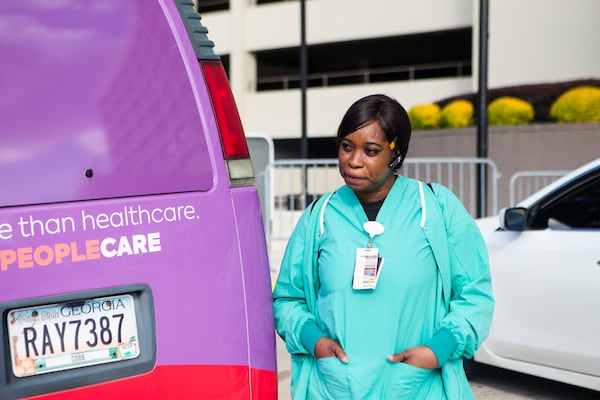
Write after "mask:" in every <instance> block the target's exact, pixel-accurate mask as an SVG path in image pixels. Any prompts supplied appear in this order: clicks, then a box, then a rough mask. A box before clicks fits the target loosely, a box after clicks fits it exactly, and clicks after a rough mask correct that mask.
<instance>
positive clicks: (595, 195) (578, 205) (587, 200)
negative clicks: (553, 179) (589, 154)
mask: <svg viewBox="0 0 600 400" xmlns="http://www.w3.org/2000/svg"><path fill="white" fill-rule="evenodd" d="M567 190H568V192H567V193H566V194H565V195H564V196H561V197H559V198H558V199H557V200H556V201H551V202H550V203H547V204H546V205H543V206H542V207H541V208H540V212H539V214H538V215H537V216H536V218H535V220H534V224H533V225H534V226H535V227H536V228H545V227H547V226H548V221H549V220H550V219H553V220H555V221H558V222H559V223H561V224H563V225H566V226H569V227H571V228H600V176H596V177H595V178H594V179H589V180H587V182H584V183H578V184H576V185H575V188H574V189H572V190H569V189H567Z"/></svg>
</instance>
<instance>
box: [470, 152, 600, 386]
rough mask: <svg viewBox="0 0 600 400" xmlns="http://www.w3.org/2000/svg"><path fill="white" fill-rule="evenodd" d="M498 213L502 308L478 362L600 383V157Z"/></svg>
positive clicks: (492, 224)
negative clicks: (514, 205)
mask: <svg viewBox="0 0 600 400" xmlns="http://www.w3.org/2000/svg"><path fill="white" fill-rule="evenodd" d="M499 217H500V218H498V217H492V218H483V219H479V220H477V223H478V225H479V227H480V229H481V231H482V233H483V236H484V238H485V240H486V243H487V245H488V250H489V255H490V268H491V272H492V285H493V290H494V296H495V299H496V309H495V313H494V318H493V322H492V327H491V330H490V334H489V336H488V338H487V339H486V340H485V342H484V343H483V345H482V346H481V348H480V349H479V350H478V351H477V353H476V354H475V357H474V361H475V364H469V362H467V364H466V367H467V370H471V369H472V368H473V367H474V365H476V363H484V364H490V365H493V366H496V367H501V368H505V369H509V370H514V371H518V372H523V373H526V374H530V375H536V376H539V377H543V378H547V379H551V380H556V381H560V382H564V383H568V384H572V385H576V386H581V387H585V388H589V389H593V390H598V391H600V159H597V160H595V161H593V162H591V163H588V164H586V165H584V166H583V167H581V168H578V169H577V170H575V171H573V172H571V173H569V174H568V175H566V176H564V177H563V178H561V179H559V180H557V181H555V182H553V183H552V184H550V185H548V186H547V187H545V188H543V189H542V190H540V191H538V192H537V193H535V194H534V195H532V196H530V197H528V198H527V199H526V200H524V201H522V202H521V203H520V204H518V206H517V207H513V208H508V209H505V210H502V211H501V212H500V215H499Z"/></svg>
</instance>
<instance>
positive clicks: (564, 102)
mask: <svg viewBox="0 0 600 400" xmlns="http://www.w3.org/2000/svg"><path fill="white" fill-rule="evenodd" d="M550 116H551V117H552V118H553V119H555V120H556V121H558V122H600V87H594V86H579V87H576V88H573V89H570V90H568V91H566V92H565V93H564V94H562V95H561V96H560V97H559V98H558V99H557V100H556V101H555V102H554V104H552V107H551V108H550Z"/></svg>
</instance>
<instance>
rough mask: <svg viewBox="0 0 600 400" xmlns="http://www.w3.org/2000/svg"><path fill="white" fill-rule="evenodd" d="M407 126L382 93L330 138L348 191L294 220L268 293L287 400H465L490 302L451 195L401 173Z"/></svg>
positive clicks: (476, 236)
mask: <svg viewBox="0 0 600 400" xmlns="http://www.w3.org/2000/svg"><path fill="white" fill-rule="evenodd" d="M410 134H411V127H410V122H409V119H408V115H407V113H406V111H405V110H404V108H403V107H402V106H401V105H400V104H399V103H398V102H397V101H396V100H394V99H392V98H390V97H388V96H384V95H371V96H367V97H364V98H362V99H360V100H358V101H357V102H355V103H354V104H353V105H352V106H351V107H350V108H349V109H348V111H347V112H346V114H345V115H344V117H343V119H342V121H341V123H340V126H339V129H338V135H337V143H338V160H339V170H340V174H341V176H342V177H343V178H344V181H345V185H344V186H342V187H340V188H339V189H337V190H336V191H335V192H333V193H329V194H327V195H325V196H323V197H321V198H320V199H319V200H318V201H317V202H316V203H315V204H312V205H311V206H309V207H308V208H307V210H306V211H305V212H304V214H303V215H302V217H301V219H300V220H299V222H298V224H297V226H296V228H295V229H294V232H293V233H292V236H291V237H290V240H289V242H288V245H287V248H286V251H285V254H284V258H283V262H282V265H281V268H280V272H279V275H278V279H277V284H276V286H275V290H274V293H273V296H274V310H275V320H276V327H277V332H278V333H279V335H280V336H281V337H282V338H283V340H284V341H285V343H286V347H287V349H288V351H289V352H290V354H291V356H292V381H291V386H292V387H291V392H292V397H293V398H294V399H335V400H342V399H361V400H363V399H448V400H461V399H471V398H473V394H472V392H471V390H470V386H469V383H468V381H467V379H466V376H465V373H464V370H463V368H462V359H463V358H464V357H468V358H470V357H472V356H473V354H474V353H475V351H476V349H477V347H478V346H479V345H480V344H481V342H482V341H483V340H484V339H485V337H486V336H487V332H488V329H489V325H490V323H491V318H492V313H493V307H494V301H493V298H492V290H491V281H490V274H489V266H488V258H487V251H486V247H485V243H484V241H483V239H482V237H481V234H480V232H479V230H478V228H477V226H476V224H475V222H474V220H473V219H472V217H471V216H470V215H469V213H468V212H467V211H466V210H465V209H464V207H463V205H462V204H461V203H460V201H459V200H458V199H457V198H456V196H454V194H453V193H452V192H451V191H450V190H448V189H447V188H445V187H444V186H441V185H438V184H432V185H426V184H423V183H422V182H419V181H416V180H414V179H409V178H406V177H403V176H401V175H398V174H397V171H398V169H399V168H400V166H401V165H402V161H403V160H404V157H405V156H406V154H407V151H408V144H409V140H410Z"/></svg>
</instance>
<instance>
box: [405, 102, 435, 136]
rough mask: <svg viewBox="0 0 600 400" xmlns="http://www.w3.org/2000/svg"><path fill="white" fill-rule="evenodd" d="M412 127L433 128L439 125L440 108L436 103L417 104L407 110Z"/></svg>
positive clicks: (416, 128)
mask: <svg viewBox="0 0 600 400" xmlns="http://www.w3.org/2000/svg"><path fill="white" fill-rule="evenodd" d="M408 118H409V119H410V124H411V126H412V128H413V129H415V130H418V129H435V128H439V127H440V118H441V109H440V106H438V105H437V104H419V105H416V106H414V107H412V108H411V109H410V110H408Z"/></svg>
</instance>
